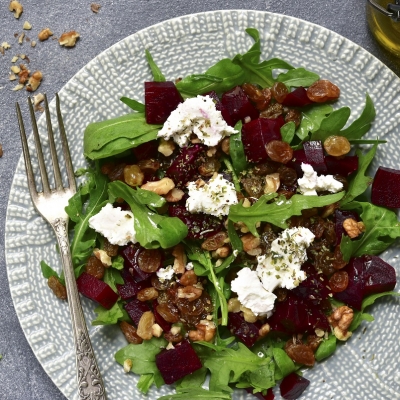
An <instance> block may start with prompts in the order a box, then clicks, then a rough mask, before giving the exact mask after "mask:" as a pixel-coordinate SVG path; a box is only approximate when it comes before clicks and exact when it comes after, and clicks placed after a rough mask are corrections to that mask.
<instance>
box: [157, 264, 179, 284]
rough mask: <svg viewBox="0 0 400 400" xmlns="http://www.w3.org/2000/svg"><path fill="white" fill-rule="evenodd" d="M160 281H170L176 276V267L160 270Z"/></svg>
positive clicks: (158, 274) (158, 273)
mask: <svg viewBox="0 0 400 400" xmlns="http://www.w3.org/2000/svg"><path fill="white" fill-rule="evenodd" d="M156 274H157V276H158V279H159V280H160V282H164V281H165V280H167V281H168V280H170V279H172V277H173V276H174V274H175V271H174V267H173V266H172V265H168V267H165V268H160V269H159V270H158V271H157V272H156Z"/></svg>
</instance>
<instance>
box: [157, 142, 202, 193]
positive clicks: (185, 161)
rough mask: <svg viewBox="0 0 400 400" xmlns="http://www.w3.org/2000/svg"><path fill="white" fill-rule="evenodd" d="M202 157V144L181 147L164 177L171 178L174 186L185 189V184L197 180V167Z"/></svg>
mask: <svg viewBox="0 0 400 400" xmlns="http://www.w3.org/2000/svg"><path fill="white" fill-rule="evenodd" d="M203 155H205V147H204V146H203V145H202V144H195V145H193V146H188V147H183V148H182V149H181V150H180V153H179V154H178V155H177V157H176V158H175V159H174V161H173V162H172V164H171V165H170V166H169V167H168V169H167V171H166V174H165V176H166V177H168V178H171V179H172V180H173V181H174V183H175V186H177V187H182V188H184V187H186V183H187V182H189V181H194V180H196V179H197V176H198V175H199V173H198V167H199V166H200V163H201V159H202V156H203Z"/></svg>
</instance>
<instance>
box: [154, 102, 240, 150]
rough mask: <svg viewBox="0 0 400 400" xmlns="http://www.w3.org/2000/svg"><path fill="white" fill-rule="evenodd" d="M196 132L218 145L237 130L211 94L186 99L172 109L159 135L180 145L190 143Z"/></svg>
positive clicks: (203, 138)
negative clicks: (218, 108) (223, 115)
mask: <svg viewBox="0 0 400 400" xmlns="http://www.w3.org/2000/svg"><path fill="white" fill-rule="evenodd" d="M193 133H194V134H195V135H196V136H197V137H198V139H199V140H200V141H201V142H202V143H204V144H205V145H207V146H216V145H217V144H218V143H219V142H220V141H221V140H222V139H223V138H224V137H226V136H230V135H231V134H233V133H237V131H236V130H235V129H234V128H232V127H231V126H229V125H228V124H227V123H226V122H225V120H224V119H223V118H222V115H221V111H218V110H217V109H216V107H215V102H214V100H213V99H212V98H211V97H210V96H200V95H199V96H197V97H193V98H190V99H186V100H185V101H184V102H183V103H180V104H179V105H178V107H177V108H176V109H175V110H174V111H172V113H171V114H170V116H169V117H168V119H167V121H166V122H165V123H164V126H163V127H162V129H161V130H160V131H159V132H158V134H157V137H162V138H164V139H166V140H168V139H170V138H172V139H173V140H174V141H175V143H177V144H178V145H179V146H180V147H184V146H187V145H188V144H189V138H190V136H191V135H192V134H193Z"/></svg>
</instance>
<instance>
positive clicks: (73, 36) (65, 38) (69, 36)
mask: <svg viewBox="0 0 400 400" xmlns="http://www.w3.org/2000/svg"><path fill="white" fill-rule="evenodd" d="M78 38H79V33H78V32H76V31H70V32H64V33H63V34H62V35H61V36H60V38H59V39H58V43H59V44H60V45H61V46H65V47H74V46H75V43H76V40H77V39H78Z"/></svg>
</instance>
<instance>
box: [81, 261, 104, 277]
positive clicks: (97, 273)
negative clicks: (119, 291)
mask: <svg viewBox="0 0 400 400" xmlns="http://www.w3.org/2000/svg"><path fill="white" fill-rule="evenodd" d="M104 270H105V267H104V265H103V263H102V262H101V261H100V260H99V259H98V258H97V257H95V256H90V257H89V258H88V260H87V263H86V266H85V272H87V273H88V274H90V275H92V276H94V277H95V278H97V279H103V276H104Z"/></svg>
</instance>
